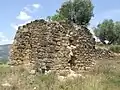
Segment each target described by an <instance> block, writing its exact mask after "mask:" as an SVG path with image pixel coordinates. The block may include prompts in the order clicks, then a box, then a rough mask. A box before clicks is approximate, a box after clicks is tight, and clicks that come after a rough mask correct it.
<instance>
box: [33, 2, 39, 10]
mask: <svg viewBox="0 0 120 90" xmlns="http://www.w3.org/2000/svg"><path fill="white" fill-rule="evenodd" d="M32 6H33V7H34V8H36V9H38V8H40V4H38V3H36V4H33V5H32Z"/></svg>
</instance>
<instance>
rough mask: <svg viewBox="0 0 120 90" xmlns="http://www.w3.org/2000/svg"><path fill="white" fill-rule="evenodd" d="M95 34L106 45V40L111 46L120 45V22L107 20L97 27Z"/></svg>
mask: <svg viewBox="0 0 120 90" xmlns="http://www.w3.org/2000/svg"><path fill="white" fill-rule="evenodd" d="M94 33H95V35H96V36H97V37H99V39H100V40H101V42H103V43H104V44H105V40H108V41H109V44H120V22H113V20H112V19H109V20H107V19H106V20H104V21H103V22H102V23H101V24H98V25H97V27H96V28H95V29H94Z"/></svg>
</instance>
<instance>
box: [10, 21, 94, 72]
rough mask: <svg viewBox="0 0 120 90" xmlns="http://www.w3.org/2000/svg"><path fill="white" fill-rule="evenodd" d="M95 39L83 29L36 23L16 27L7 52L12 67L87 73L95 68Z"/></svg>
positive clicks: (72, 26)
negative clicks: (82, 71) (16, 29)
mask: <svg viewBox="0 0 120 90" xmlns="http://www.w3.org/2000/svg"><path fill="white" fill-rule="evenodd" d="M94 52H95V40H94V39H93V37H92V34H91V33H90V32H89V30H88V29H87V28H85V27H82V26H81V27H79V28H78V27H75V26H74V25H70V24H68V23H66V22H46V21H44V20H42V19H41V20H35V21H32V22H31V23H28V24H26V25H24V26H21V27H19V28H18V31H17V33H16V36H15V38H14V42H13V45H12V48H11V52H10V60H11V63H12V64H13V65H25V66H26V67H29V68H30V69H34V70H36V71H40V72H43V73H44V72H45V71H49V70H51V71H60V70H69V69H71V70H73V71H76V72H77V71H80V70H86V69H88V68H90V67H91V66H93V65H94V59H93V57H94Z"/></svg>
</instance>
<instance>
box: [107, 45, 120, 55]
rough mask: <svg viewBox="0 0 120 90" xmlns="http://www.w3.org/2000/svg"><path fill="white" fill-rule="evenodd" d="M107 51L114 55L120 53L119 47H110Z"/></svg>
mask: <svg viewBox="0 0 120 90" xmlns="http://www.w3.org/2000/svg"><path fill="white" fill-rule="evenodd" d="M109 50H111V51H113V52H115V53H120V45H112V46H110V47H109Z"/></svg>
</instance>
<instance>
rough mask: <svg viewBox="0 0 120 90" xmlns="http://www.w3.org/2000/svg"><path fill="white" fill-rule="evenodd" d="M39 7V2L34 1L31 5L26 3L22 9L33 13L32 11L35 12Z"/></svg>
mask: <svg viewBox="0 0 120 90" xmlns="http://www.w3.org/2000/svg"><path fill="white" fill-rule="evenodd" d="M40 7H41V5H40V4H38V3H34V4H32V5H26V6H25V7H24V8H23V11H26V12H29V13H34V12H36V11H37V10H38V9H39V8H40Z"/></svg>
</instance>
